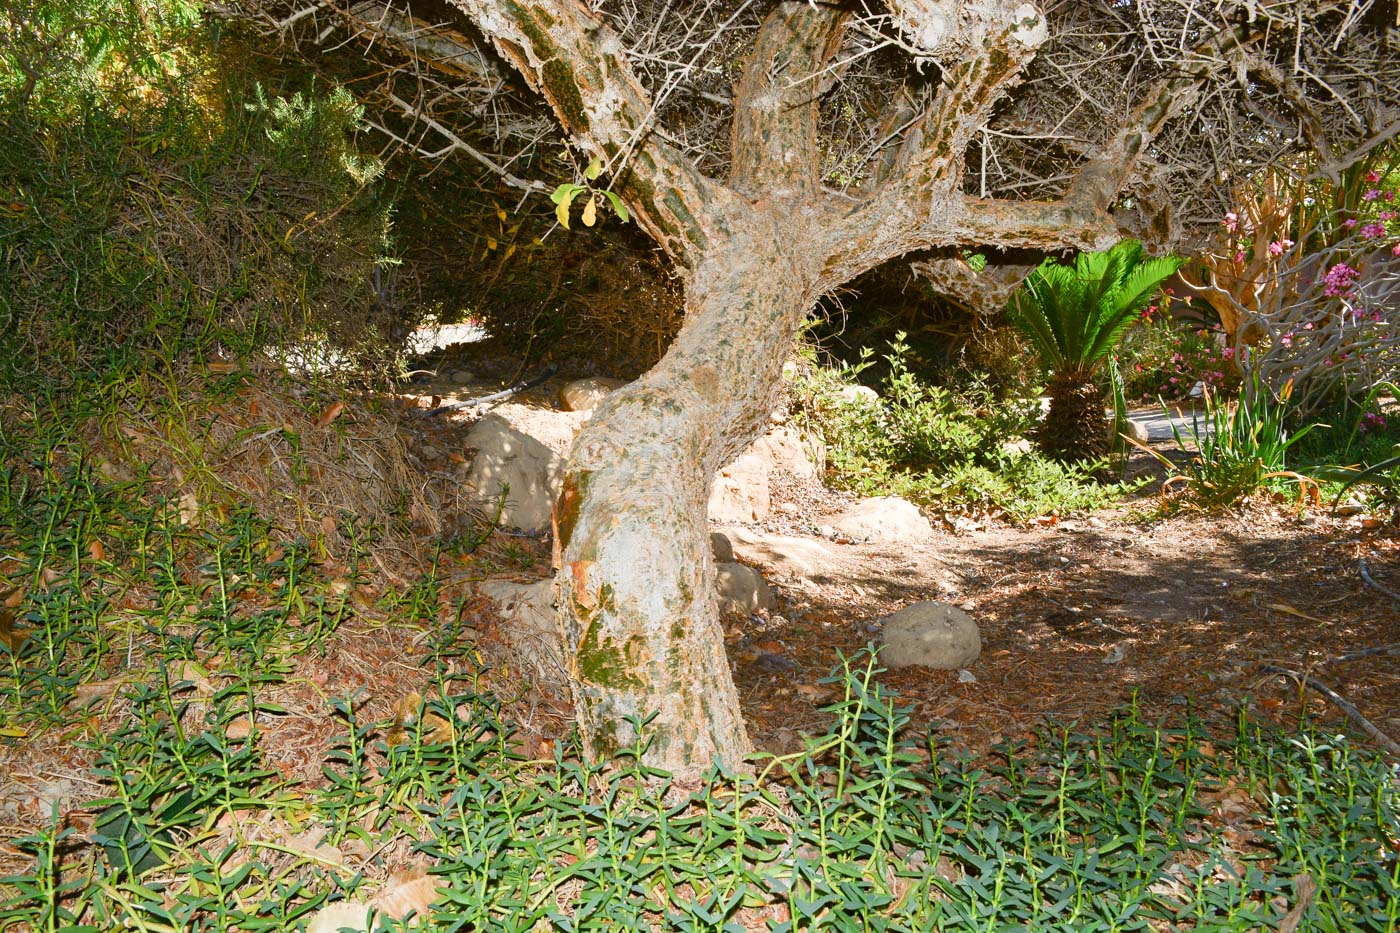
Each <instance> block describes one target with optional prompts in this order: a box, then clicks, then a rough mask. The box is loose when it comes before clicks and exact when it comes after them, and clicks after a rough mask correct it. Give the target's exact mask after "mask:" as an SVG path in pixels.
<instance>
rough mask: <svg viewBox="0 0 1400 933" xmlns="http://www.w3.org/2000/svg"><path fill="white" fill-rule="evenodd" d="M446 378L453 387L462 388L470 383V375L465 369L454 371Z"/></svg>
mask: <svg viewBox="0 0 1400 933" xmlns="http://www.w3.org/2000/svg"><path fill="white" fill-rule="evenodd" d="M448 378H450V379H451V380H452V383H453V385H459V386H464V385H467V384H468V383H470V382H471V381H472V374H471V373H469V372H467V371H466V370H465V369H456V370H453V371H452V375H451V376H449V377H448Z"/></svg>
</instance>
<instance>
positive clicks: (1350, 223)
mask: <svg viewBox="0 0 1400 933" xmlns="http://www.w3.org/2000/svg"><path fill="white" fill-rule="evenodd" d="M1342 226H1343V227H1345V228H1346V229H1348V230H1350V229H1351V228H1352V227H1355V226H1356V218H1355V217H1348V218H1347V219H1346V220H1344V221H1342Z"/></svg>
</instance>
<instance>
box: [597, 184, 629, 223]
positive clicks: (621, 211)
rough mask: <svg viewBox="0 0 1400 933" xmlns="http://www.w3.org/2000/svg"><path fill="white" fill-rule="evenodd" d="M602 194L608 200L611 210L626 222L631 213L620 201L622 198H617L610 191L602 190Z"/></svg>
mask: <svg viewBox="0 0 1400 933" xmlns="http://www.w3.org/2000/svg"><path fill="white" fill-rule="evenodd" d="M603 194H604V195H606V196H607V199H608V201H609V202H611V204H612V209H613V212H614V213H616V214H617V218H618V220H621V221H622V222H623V223H627V220H628V218H629V217H630V216H631V215H629V214H628V213H627V205H626V204H623V203H622V198H619V197H618V196H617V195H615V194H613V193H612V192H611V191H604V192H603Z"/></svg>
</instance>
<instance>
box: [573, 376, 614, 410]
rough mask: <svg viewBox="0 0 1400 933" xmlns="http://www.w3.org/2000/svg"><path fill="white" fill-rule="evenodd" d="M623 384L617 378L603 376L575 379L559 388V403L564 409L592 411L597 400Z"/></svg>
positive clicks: (599, 400) (600, 399) (605, 396)
mask: <svg viewBox="0 0 1400 933" xmlns="http://www.w3.org/2000/svg"><path fill="white" fill-rule="evenodd" d="M623 385H624V383H623V382H622V381H621V380H619V379H608V378H605V377H603V376H592V377H590V378H588V379H575V380H574V381H573V382H570V383H569V384H568V385H566V386H564V388H562V389H560V390H559V403H560V404H561V405H562V406H563V407H564V410H565V411H592V410H593V409H594V408H596V407H597V405H598V403H599V402H601V401H602V400H603V399H605V398H607V397H608V396H609V395H610V394H612V392H613V391H614V390H616V389H620V388H622V386H623Z"/></svg>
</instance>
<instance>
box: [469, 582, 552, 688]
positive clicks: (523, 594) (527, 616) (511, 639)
mask: <svg viewBox="0 0 1400 933" xmlns="http://www.w3.org/2000/svg"><path fill="white" fill-rule="evenodd" d="M476 588H477V591H478V592H480V593H481V595H483V596H485V597H487V598H488V599H490V600H491V601H492V602H494V603H495V604H496V609H497V611H498V612H500V614H501V622H502V625H501V637H502V640H504V641H505V643H506V644H507V645H508V646H509V648H510V651H511V656H512V658H513V659H515V660H517V661H518V662H519V663H520V664H521V666H522V669H524V670H527V671H528V672H529V673H530V674H532V675H533V676H534V679H535V682H536V683H538V684H540V685H542V686H546V687H548V688H550V689H551V690H554V691H555V692H558V691H559V690H560V689H561V688H563V687H565V686H566V685H567V684H568V668H567V667H565V665H564V655H563V651H562V650H561V647H560V639H559V625H558V622H557V620H556V613H555V609H554V580H553V579H552V578H551V579H548V580H539V581H537V582H535V583H513V582H511V581H508V580H482V581H481V582H480V583H478V584H477V585H476Z"/></svg>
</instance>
